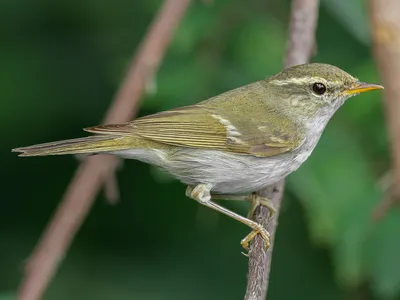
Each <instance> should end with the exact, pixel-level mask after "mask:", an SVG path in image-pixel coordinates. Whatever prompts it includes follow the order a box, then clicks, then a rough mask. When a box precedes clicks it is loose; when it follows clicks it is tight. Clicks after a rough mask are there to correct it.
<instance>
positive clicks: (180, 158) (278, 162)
mask: <svg viewBox="0 0 400 300" xmlns="http://www.w3.org/2000/svg"><path fill="white" fill-rule="evenodd" d="M111 154H116V155H119V156H122V157H124V158H133V159H137V160H141V161H143V162H146V163H150V164H153V165H156V166H158V167H160V168H162V169H164V170H165V171H167V172H168V173H170V174H171V175H173V176H174V177H176V178H177V179H179V180H180V181H181V182H183V183H185V184H187V185H198V184H210V185H212V186H213V188H212V191H213V192H214V193H220V194H239V193H247V192H254V191H258V190H260V189H262V188H264V187H266V186H268V185H271V184H274V183H276V182H278V181H279V180H281V179H282V178H284V177H285V176H287V175H289V174H290V173H292V172H293V171H295V170H296V169H297V168H298V167H299V166H300V165H301V164H302V163H303V162H304V161H305V160H306V159H307V158H308V156H309V155H310V154H311V149H309V150H302V151H295V152H291V153H286V154H280V155H276V156H272V157H254V156H250V155H240V154H233V153H227V152H221V151H215V150H202V149H189V148H180V147H176V148H172V149H171V150H170V151H163V150H141V149H132V150H123V151H118V152H113V153H111Z"/></svg>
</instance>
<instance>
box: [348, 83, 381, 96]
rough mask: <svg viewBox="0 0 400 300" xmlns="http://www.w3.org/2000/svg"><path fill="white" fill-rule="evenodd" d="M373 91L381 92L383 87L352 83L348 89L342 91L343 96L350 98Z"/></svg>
mask: <svg viewBox="0 0 400 300" xmlns="http://www.w3.org/2000/svg"><path fill="white" fill-rule="evenodd" d="M373 90H383V86H381V85H379V84H373V83H366V82H360V81H357V82H356V83H353V84H352V85H351V86H350V87H349V88H347V89H345V90H344V91H343V94H344V95H346V96H351V95H354V94H359V93H363V92H368V91H373Z"/></svg>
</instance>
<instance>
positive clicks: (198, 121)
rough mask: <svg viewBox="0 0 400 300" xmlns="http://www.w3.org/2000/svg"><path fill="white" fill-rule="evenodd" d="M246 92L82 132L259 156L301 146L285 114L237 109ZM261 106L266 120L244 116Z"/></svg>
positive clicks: (299, 139)
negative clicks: (132, 136)
mask: <svg viewBox="0 0 400 300" xmlns="http://www.w3.org/2000/svg"><path fill="white" fill-rule="evenodd" d="M246 91H247V90H246V89H244V90H243V91H242V95H241V97H237V94H236V95H230V93H231V92H228V93H225V94H222V95H220V96H217V97H216V98H211V99H210V100H207V101H204V102H201V103H199V104H197V105H191V106H186V107H182V108H178V109H173V110H169V111H165V112H161V113H158V114H154V115H149V116H145V117H142V118H139V119H137V120H134V121H132V122H129V123H125V124H114V125H113V124H111V125H102V126H96V127H91V128H86V129H85V130H86V131H89V132H92V133H101V134H113V135H138V136H141V137H143V138H146V139H149V140H152V141H155V142H158V143H163V144H168V145H173V146H181V147H191V148H203V149H214V150H221V151H228V152H233V153H240V154H247V155H253V156H260V157H267V156H272V155H277V154H280V153H284V152H287V151H291V150H293V149H296V148H297V147H298V146H300V145H301V143H302V142H303V141H304V138H303V136H302V134H301V132H300V130H299V129H298V128H297V127H296V125H295V124H293V123H292V122H290V120H288V119H285V118H286V117H285V116H283V115H279V114H278V113H276V112H275V113H271V110H270V109H269V108H268V107H265V106H263V105H258V106H257V105H252V106H248V105H247V106H245V107H240V105H243V101H242V98H243V96H246V95H244V94H245V93H246ZM257 95H258V94H255V95H253V94H252V95H251V96H252V97H257ZM215 102H218V103H219V104H221V103H222V104H223V105H222V107H221V105H218V106H216V105H214V103H215ZM257 103H259V102H257ZM263 103H264V102H261V104H263ZM240 108H242V109H240ZM261 109H263V110H264V111H262V113H263V114H264V115H265V116H266V118H265V119H266V120H264V121H260V120H257V119H253V118H243V117H242V115H243V114H248V115H252V113H254V112H255V111H257V113H260V110H261ZM251 110H253V111H251ZM256 115H257V114H256Z"/></svg>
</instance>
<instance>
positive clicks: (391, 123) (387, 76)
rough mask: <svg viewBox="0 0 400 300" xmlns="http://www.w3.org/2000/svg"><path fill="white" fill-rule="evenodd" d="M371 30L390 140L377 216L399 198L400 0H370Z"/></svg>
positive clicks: (375, 213)
mask: <svg viewBox="0 0 400 300" xmlns="http://www.w3.org/2000/svg"><path fill="white" fill-rule="evenodd" d="M369 11H370V18H371V24H372V25H371V31H372V32H371V34H372V39H373V44H374V52H375V58H376V61H377V63H378V69H379V73H380V76H381V78H382V83H383V85H384V87H385V90H384V105H385V110H386V120H387V126H388V131H389V137H390V141H391V152H392V160H393V163H392V165H393V172H392V174H393V177H394V178H393V185H392V186H391V188H390V190H391V192H392V193H391V194H388V195H387V197H385V198H384V199H383V200H382V201H381V203H380V205H379V206H378V207H377V208H376V210H375V211H374V217H375V218H376V219H379V218H382V217H383V216H384V214H385V213H386V211H387V210H388V209H389V208H390V207H391V206H393V204H395V203H396V202H397V201H398V200H399V198H400V117H399V115H400V90H399V78H400V15H399V11H400V1H398V0H370V1H369Z"/></svg>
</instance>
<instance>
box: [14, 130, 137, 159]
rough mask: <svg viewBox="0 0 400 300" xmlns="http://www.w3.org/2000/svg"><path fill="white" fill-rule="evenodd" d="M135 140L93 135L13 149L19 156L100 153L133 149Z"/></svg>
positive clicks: (124, 137)
mask: <svg viewBox="0 0 400 300" xmlns="http://www.w3.org/2000/svg"><path fill="white" fill-rule="evenodd" d="M132 142H133V139H132V138H131V137H127V136H117V135H93V136H88V137H84V138H77V139H71V140H64V141H58V142H50V143H45V144H39V145H33V146H28V147H22V148H16V149H13V150H12V151H13V152H20V153H21V154H20V155H19V156H45V155H62V154H79V153H100V152H111V151H118V150H125V149H130V148H132Z"/></svg>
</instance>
